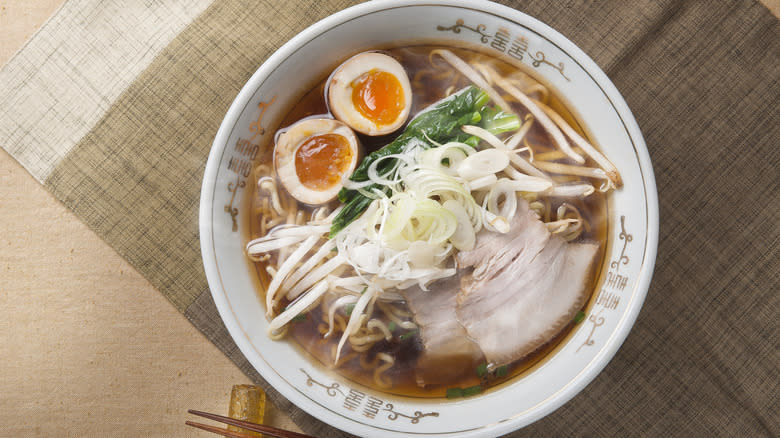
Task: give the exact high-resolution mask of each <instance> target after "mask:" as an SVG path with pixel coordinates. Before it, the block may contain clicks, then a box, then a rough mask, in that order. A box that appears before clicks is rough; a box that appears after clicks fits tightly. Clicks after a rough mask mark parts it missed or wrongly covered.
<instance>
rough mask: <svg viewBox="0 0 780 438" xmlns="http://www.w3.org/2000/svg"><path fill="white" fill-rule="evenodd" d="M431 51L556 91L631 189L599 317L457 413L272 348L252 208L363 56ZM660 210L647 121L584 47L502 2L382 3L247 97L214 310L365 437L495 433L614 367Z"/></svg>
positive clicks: (350, 19)
mask: <svg viewBox="0 0 780 438" xmlns="http://www.w3.org/2000/svg"><path fill="white" fill-rule="evenodd" d="M475 5H476V6H475ZM425 42H433V43H436V44H441V45H448V46H455V47H463V46H468V47H473V48H475V49H477V50H480V51H482V52H485V53H487V54H489V55H492V56H495V57H499V58H502V59H505V60H507V61H509V62H511V63H514V64H516V65H519V66H521V67H522V68H524V69H525V70H527V71H528V72H529V73H531V74H532V75H534V76H535V77H536V78H538V79H539V80H541V81H542V82H544V83H546V84H548V85H549V86H550V87H552V88H553V89H554V90H556V91H557V94H558V95H559V96H561V97H562V98H563V99H564V101H565V103H566V104H567V105H568V107H569V109H570V110H571V111H572V112H573V114H574V116H575V117H576V118H577V120H578V122H580V123H581V125H582V126H584V127H585V129H586V131H587V133H588V134H589V136H590V138H591V139H592V140H593V141H594V142H595V143H596V144H597V145H598V146H599V147H600V148H601V150H602V151H604V152H605V154H606V155H607V156H608V157H609V158H610V160H611V161H612V162H613V163H615V165H616V166H617V167H618V169H619V170H620V172H621V174H622V176H623V179H624V187H623V188H622V189H620V190H618V191H617V192H614V194H612V195H611V196H610V197H609V199H608V215H609V218H608V239H607V240H608V242H607V249H606V256H605V258H604V261H603V266H601V269H600V273H601V274H600V277H599V280H598V288H597V290H596V291H595V292H594V295H593V299H592V300H591V303H590V304H589V307H588V311H587V314H586V319H585V320H584V321H583V322H582V323H580V324H579V325H578V326H577V327H576V328H575V329H574V331H573V332H572V333H571V334H570V335H569V336H568V338H567V340H566V341H565V342H564V343H563V344H562V345H561V346H560V347H559V348H558V349H557V350H556V351H555V352H554V353H553V356H552V357H550V358H548V359H547V360H545V361H544V362H543V363H542V365H541V366H539V367H537V368H535V369H534V370H533V371H531V372H530V373H527V374H524V375H523V376H522V377H520V378H518V379H515V380H513V381H511V382H510V383H509V384H505V385H501V386H500V387H498V388H495V389H493V390H491V391H488V392H487V393H485V394H483V395H480V396H476V397H473V398H468V399H459V400H457V401H449V400H446V399H416V398H410V397H401V396H397V395H391V394H387V393H381V392H377V391H374V390H372V389H370V388H366V387H363V386H362V385H359V384H356V383H355V382H352V381H350V380H347V379H345V378H343V377H341V376H339V375H337V374H334V373H332V372H330V371H328V370H327V369H325V368H324V367H322V366H320V365H318V364H317V363H313V362H311V361H308V360H307V359H306V358H305V357H304V356H303V355H302V354H301V352H300V351H299V350H298V349H297V348H296V347H294V346H292V345H291V344H290V343H288V342H278V341H272V340H270V339H269V338H268V337H267V335H266V327H267V321H266V320H265V318H264V317H263V315H264V313H265V308H264V304H263V302H262V299H261V297H260V295H259V292H258V284H257V279H256V274H255V271H254V267H253V266H252V265H251V264H250V262H249V261H248V260H247V259H246V257H245V256H244V252H243V247H244V245H245V244H246V242H247V240H248V238H249V230H248V214H247V208H246V206H247V202H246V199H248V196H249V194H251V193H252V191H251V188H250V187H249V184H252V182H251V181H249V180H248V179H247V178H248V176H249V172H250V169H251V168H252V166H253V165H255V164H256V160H257V158H258V157H259V156H262V155H263V151H264V148H269V147H273V133H274V131H275V129H276V128H277V127H278V124H279V123H280V122H281V120H282V118H283V117H284V116H285V115H286V113H287V111H288V110H289V109H290V107H291V106H292V105H293V104H294V103H295V102H296V101H297V100H298V99H299V98H300V97H301V96H302V95H303V94H304V93H305V92H306V91H308V90H309V88H310V87H311V86H312V85H314V84H316V83H317V82H319V81H321V80H322V79H324V78H325V77H327V75H328V74H329V73H330V72H331V70H332V69H333V68H334V67H335V66H336V65H338V63H340V62H341V61H342V60H344V59H346V58H348V57H349V56H351V55H353V54H355V53H358V52H360V51H363V50H369V49H376V48H381V47H387V46H402V45H409V44H421V43H425ZM323 55H325V56H323ZM657 211H658V208H657V200H656V192H655V183H654V179H653V173H652V168H651V165H650V160H649V157H648V154H647V150H646V148H645V145H644V141H643V139H642V136H641V133H640V131H639V129H638V127H637V125H636V122H635V121H634V119H633V117H632V115H631V113H630V111H629V109H628V107H627V106H626V104H625V102H624V101H623V99H622V98H621V97H620V94H619V93H618V91H617V90H616V89H615V87H614V86H613V85H612V83H611V82H610V81H609V79H608V78H607V77H606V76H605V75H604V73H603V72H601V70H600V69H599V68H598V67H597V66H596V65H595V63H593V61H591V60H590V58H588V57H587V56H586V55H585V54H584V53H582V52H581V51H580V50H579V49H577V47H575V46H574V45H573V44H572V43H571V42H569V41H568V40H566V39H565V38H564V37H563V36H561V35H560V34H558V33H557V32H555V31H554V30H552V29H551V28H549V27H547V26H546V25H544V24H542V23H540V22H538V21H537V20H534V19H533V18H531V17H528V16H526V15H524V14H522V13H520V12H518V11H515V10H512V9H509V8H506V7H503V6H499V5H495V4H492V3H487V2H480V3H475V2H458V1H449V2H426V3H424V4H423V3H418V2H412V1H407V2H392V3H387V2H381V1H380V2H369V3H366V4H362V5H359V6H357V7H354V8H351V9H348V10H345V11H342V12H340V13H338V14H335V15H333V16H331V17H329V18H327V19H325V20H323V21H321V22H318V23H316V24H314V25H312V26H311V27H310V28H308V29H306V30H305V31H304V32H302V33H301V34H299V35H298V36H297V37H295V38H294V39H293V40H291V41H290V42H289V43H287V44H286V45H285V46H283V47H282V48H281V49H279V51H277V52H276V53H275V54H274V55H273V56H272V57H270V58H269V59H268V61H267V62H266V63H264V64H263V66H261V67H260V69H259V70H258V71H257V72H256V73H255V74H254V75H253V76H252V78H251V79H250V80H249V81H248V82H247V84H246V85H245V87H244V88H243V89H242V90H241V92H240V93H239V95H238V97H237V98H236V100H235V101H234V103H233V105H232V106H231V108H230V110H229V111H228V114H227V115H226V117H225V120H224V121H223V123H222V126H221V127H220V129H219V132H218V133H217V136H216V138H215V141H214V146H213V148H212V151H211V153H210V155H209V159H208V163H207V166H206V172H205V175H204V182H203V189H202V195H201V210H200V231H201V248H202V252H203V260H204V267H205V270H206V274H207V278H208V281H209V287H210V288H211V292H212V295H213V297H214V301H215V303H216V305H217V308H218V309H219V312H220V315H221V317H222V319H223V321H224V323H225V325H226V326H227V328H228V330H229V331H230V333H231V335H232V337H233V339H234V340H235V342H236V344H237V345H238V346H239V348H240V349H241V351H242V352H243V353H244V355H245V356H246V357H247V359H248V360H249V361H250V362H251V363H252V365H253V366H254V367H255V368H257V370H258V371H259V372H260V373H261V375H262V376H263V377H264V378H265V379H266V380H267V381H268V382H269V383H270V384H271V385H273V386H274V387H275V388H276V389H277V390H278V391H279V392H280V393H282V394H283V395H284V396H285V397H287V398H288V399H290V400H291V401H292V402H294V403H295V404H297V405H298V406H300V407H301V408H303V409H305V410H306V411H308V412H309V413H310V414H312V415H314V416H316V417H318V418H319V419H321V420H323V421H325V422H327V423H329V424H331V425H333V426H335V427H338V428H341V429H343V430H345V431H348V432H351V433H355V434H360V435H372V436H375V435H377V434H385V435H394V434H397V435H399V436H400V435H408V434H421V435H426V434H435V435H437V436H441V435H447V434H455V433H461V434H466V435H495V434H499V433H506V432H509V431H511V430H514V429H516V428H518V427H522V426H523V425H526V424H528V423H530V422H532V421H535V420H536V419H538V418H541V417H542V416H544V415H546V414H547V413H549V412H551V411H552V410H554V409H555V408H557V407H559V406H560V405H562V404H563V403H565V402H566V401H567V400H569V399H570V398H571V397H573V396H574V395H575V394H576V393H577V392H578V391H580V390H581V389H582V388H583V387H584V386H585V385H587V383H588V382H590V381H591V380H592V379H593V378H594V377H595V375H596V374H597V373H598V372H599V371H600V370H601V369H602V368H603V367H604V366H605V365H606V363H607V362H608V360H609V359H610V358H611V357H612V356H613V355H614V353H615V351H616V350H617V348H618V347H619V346H620V344H621V343H622V341H623V340H624V339H625V337H626V336H627V334H628V331H629V330H630V327H631V325H632V324H633V322H634V320H635V318H636V316H637V313H638V312H639V309H640V308H641V305H642V303H643V301H644V297H645V294H646V292H647V288H648V286H649V281H650V276H651V274H652V270H653V264H654V260H655V250H656V244H657V232H658V231H657V230H658V219H657V216H658V213H657Z"/></svg>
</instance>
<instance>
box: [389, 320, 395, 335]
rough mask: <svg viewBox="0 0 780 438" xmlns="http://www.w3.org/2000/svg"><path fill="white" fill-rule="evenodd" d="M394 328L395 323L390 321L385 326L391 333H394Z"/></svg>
mask: <svg viewBox="0 0 780 438" xmlns="http://www.w3.org/2000/svg"><path fill="white" fill-rule="evenodd" d="M395 328H396V325H395V321H390V322H389V323H388V324H387V329H388V330H390V331H391V332H393V331H395Z"/></svg>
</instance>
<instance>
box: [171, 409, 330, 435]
mask: <svg viewBox="0 0 780 438" xmlns="http://www.w3.org/2000/svg"><path fill="white" fill-rule="evenodd" d="M187 412H189V413H190V414H193V415H198V416H200V417H204V418H208V419H209V420H214V421H218V422H220V423H225V424H230V425H233V426H238V427H242V428H244V429H247V430H251V431H253V432H261V433H264V434H266V435H269V436H273V437H277V438H314V437H312V436H311V435H306V434H303V433H298V432H293V431H291V430H284V429H279V428H276V427H271V426H265V425H262V424H256V423H250V422H249V421H244V420H236V419H234V418H230V417H224V416H222V415H217V414H210V413H208V412H203V411H196V410H194V409H189V410H188V411H187ZM184 424H186V425H188V426H192V427H197V428H198V429H203V430H207V431H209V432H214V433H217V434H220V435H222V436H226V437H234V438H251V437H250V436H249V435H247V434H246V433H243V432H234V431H232V430H228V429H222V428H219V427H214V426H209V425H206V424H201V423H195V422H193V421H186V422H185V423H184Z"/></svg>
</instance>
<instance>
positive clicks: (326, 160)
mask: <svg viewBox="0 0 780 438" xmlns="http://www.w3.org/2000/svg"><path fill="white" fill-rule="evenodd" d="M351 162H352V148H350V145H349V141H348V140H347V139H346V138H345V137H344V136H343V135H339V134H321V135H315V136H312V137H309V138H308V139H307V140H306V141H304V142H303V143H302V144H301V146H300V147H298V150H297V151H295V173H296V174H297V175H298V179H299V180H300V181H301V184H303V185H304V186H305V187H308V188H309V189H312V190H327V189H329V188H331V187H333V185H335V184H338V183H339V182H341V176H342V174H343V173H344V172H345V171H346V170H347V169H348V168H349V164H350V163H351Z"/></svg>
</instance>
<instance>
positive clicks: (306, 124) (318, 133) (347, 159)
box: [274, 118, 359, 205]
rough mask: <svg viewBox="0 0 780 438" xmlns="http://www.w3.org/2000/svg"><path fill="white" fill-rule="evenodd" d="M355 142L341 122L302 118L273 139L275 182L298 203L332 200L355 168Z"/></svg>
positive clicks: (350, 131)
mask: <svg viewBox="0 0 780 438" xmlns="http://www.w3.org/2000/svg"><path fill="white" fill-rule="evenodd" d="M358 152H359V142H358V139H357V136H356V135H355V133H354V132H353V131H352V129H350V128H349V127H348V126H347V125H345V124H344V123H342V122H340V121H338V120H333V119H322V118H310V119H303V120H301V121H299V122H297V123H295V124H294V125H291V126H290V127H289V128H287V129H286V130H284V131H282V132H280V134H278V136H277V138H276V147H275V149H274V162H275V163H276V173H277V175H278V177H279V181H281V182H282V185H284V187H285V189H287V191H288V192H289V193H290V195H292V197H294V198H295V199H297V200H298V201H300V202H303V203H306V204H315V205H316V204H324V203H326V202H328V201H330V200H331V199H333V198H335V197H336V195H337V194H338V192H339V190H340V189H341V187H342V180H343V179H345V178H348V177H349V176H350V175H351V174H352V172H353V171H354V170H355V166H357V160H358Z"/></svg>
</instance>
